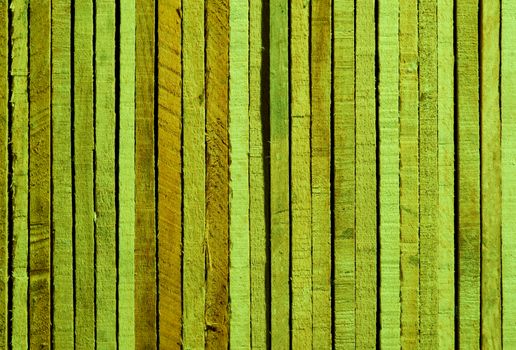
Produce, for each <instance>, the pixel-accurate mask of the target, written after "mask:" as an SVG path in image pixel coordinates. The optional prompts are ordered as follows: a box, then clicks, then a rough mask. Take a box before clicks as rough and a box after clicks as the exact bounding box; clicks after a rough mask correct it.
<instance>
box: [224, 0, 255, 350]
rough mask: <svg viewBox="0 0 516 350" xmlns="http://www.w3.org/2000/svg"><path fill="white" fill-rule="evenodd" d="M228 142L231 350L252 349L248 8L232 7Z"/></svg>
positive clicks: (238, 1)
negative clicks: (229, 149)
mask: <svg viewBox="0 0 516 350" xmlns="http://www.w3.org/2000/svg"><path fill="white" fill-rule="evenodd" d="M229 6H230V8H231V12H230V14H229V24H230V26H229V27H230V45H229V49H230V56H229V69H230V71H229V73H230V82H229V87H230V90H229V138H230V145H231V155H230V157H231V166H230V215H229V219H230V261H231V265H230V267H231V270H230V274H229V276H230V283H229V286H230V298H231V305H230V306H231V312H230V326H231V328H230V342H229V346H230V347H231V348H232V349H249V348H251V313H250V312H251V310H250V306H251V305H250V299H251V298H250V297H251V295H250V292H251V285H250V277H251V276H250V261H249V158H248V156H249V110H248V107H249V76H248V72H249V27H248V26H249V22H248V19H249V17H248V14H249V4H248V1H247V0H231V1H230V4H229Z"/></svg>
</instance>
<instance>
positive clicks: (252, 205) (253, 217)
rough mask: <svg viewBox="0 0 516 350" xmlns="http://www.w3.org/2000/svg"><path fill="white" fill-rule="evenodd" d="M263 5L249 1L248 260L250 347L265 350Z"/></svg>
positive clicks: (265, 200) (264, 55)
mask: <svg viewBox="0 0 516 350" xmlns="http://www.w3.org/2000/svg"><path fill="white" fill-rule="evenodd" d="M265 13H266V12H265V5H264V3H263V1H261V0H250V2H249V65H250V66H249V230H250V232H249V234H250V245H251V247H250V259H251V345H252V348H253V349H258V350H263V349H266V348H267V314H268V312H267V308H268V304H267V288H266V276H267V272H266V268H267V266H268V265H267V248H266V237H267V234H266V232H267V227H268V225H267V218H266V212H267V210H266V207H267V206H268V197H267V195H266V184H267V182H268V181H266V179H265V177H266V170H265V166H266V164H267V163H266V162H265V161H264V157H265V155H266V154H267V153H266V152H265V151H264V149H265V147H266V143H265V142H264V135H266V132H265V131H264V130H266V129H267V127H266V125H268V124H267V122H266V118H267V113H266V110H267V108H268V104H267V101H268V98H267V95H268V91H267V90H266V89H267V84H266V83H265V81H263V80H262V77H264V75H266V69H265V66H266V63H267V62H268V56H267V55H268V52H267V51H266V48H265V43H266V42H268V41H267V40H268V38H267V37H266V34H264V31H265V30H267V27H266V26H263V23H262V17H263V16H264V15H265Z"/></svg>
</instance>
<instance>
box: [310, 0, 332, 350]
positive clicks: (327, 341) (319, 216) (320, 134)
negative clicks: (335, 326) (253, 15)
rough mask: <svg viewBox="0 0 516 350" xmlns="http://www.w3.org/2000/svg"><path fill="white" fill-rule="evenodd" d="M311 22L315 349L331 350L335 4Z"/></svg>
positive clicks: (319, 8) (314, 6) (316, 12)
mask: <svg viewBox="0 0 516 350" xmlns="http://www.w3.org/2000/svg"><path fill="white" fill-rule="evenodd" d="M310 20H311V23H310V26H311V31H310V33H311V36H310V37H311V43H310V50H311V51H310V52H311V53H312V54H311V57H310V59H311V61H310V73H311V77H310V78H311V103H312V106H311V111H312V113H311V114H312V120H311V167H312V172H311V175H312V177H311V180H312V181H311V185H312V188H311V192H312V193H311V195H312V212H311V214H312V223H311V228H312V293H313V296H312V299H313V306H312V310H313V311H312V319H313V325H312V327H313V348H314V349H328V348H330V347H331V344H332V333H331V329H332V324H331V323H332V320H331V318H332V315H331V304H332V303H331V277H332V276H331V271H332V261H331V259H332V257H331V239H332V227H331V226H332V225H331V179H330V178H331V148H332V141H331V58H332V52H331V50H332V47H331V22H332V7H331V1H329V0H323V1H315V2H312V3H311V16H310ZM305 249H306V248H305Z"/></svg>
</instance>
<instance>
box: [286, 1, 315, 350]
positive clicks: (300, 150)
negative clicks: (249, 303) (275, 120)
mask: <svg viewBox="0 0 516 350" xmlns="http://www.w3.org/2000/svg"><path fill="white" fill-rule="evenodd" d="M309 12H310V6H309V2H307V1H304V0H294V1H291V2H290V16H291V20H290V67H291V70H290V88H291V90H290V91H291V92H290V93H291V100H290V125H291V135H290V137H291V150H292V152H291V158H290V159H291V168H290V173H291V177H290V196H291V197H290V201H291V214H290V215H291V225H292V226H291V235H292V242H291V253H290V254H291V269H292V271H291V274H292V276H291V284H292V289H291V293H292V296H291V298H292V300H291V313H292V325H291V327H292V330H291V331H292V347H293V348H295V349H309V348H311V347H312V249H311V247H312V227H311V221H312V218H311V213H312V211H311V200H310V198H311V191H310V190H311V184H310V179H311V171H310V121H311V116H310V114H311V111H310V63H309V60H310V51H309V45H310V41H309V25H310V23H309ZM321 263H322V262H321Z"/></svg>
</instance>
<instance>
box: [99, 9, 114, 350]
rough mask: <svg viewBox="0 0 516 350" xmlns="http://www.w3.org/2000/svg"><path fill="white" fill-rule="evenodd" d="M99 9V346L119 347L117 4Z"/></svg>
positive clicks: (101, 347) (106, 347)
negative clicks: (116, 98) (116, 103)
mask: <svg viewBox="0 0 516 350" xmlns="http://www.w3.org/2000/svg"><path fill="white" fill-rule="evenodd" d="M95 9H96V17H95V19H96V22H95V25H96V28H95V33H96V34H95V39H96V43H95V87H96V88H95V93H96V96H95V101H96V104H95V155H96V158H95V214H96V215H95V247H96V250H95V253H96V256H95V264H96V265H95V271H96V275H95V282H96V284H95V291H96V295H95V307H96V325H95V331H96V344H97V348H99V349H116V275H117V271H116V203H115V191H116V188H115V176H116V174H115V165H116V162H115V156H116V155H115V124H116V117H115V4H114V3H113V1H110V0H98V1H97V2H96V5H95Z"/></svg>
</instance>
